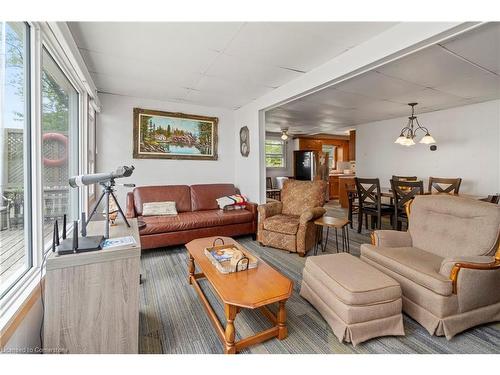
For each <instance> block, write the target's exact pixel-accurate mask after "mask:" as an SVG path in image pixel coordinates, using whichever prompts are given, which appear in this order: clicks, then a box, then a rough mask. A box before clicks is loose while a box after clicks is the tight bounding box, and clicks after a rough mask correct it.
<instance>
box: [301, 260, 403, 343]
mask: <svg viewBox="0 0 500 375" xmlns="http://www.w3.org/2000/svg"><path fill="white" fill-rule="evenodd" d="M300 295H301V296H302V297H303V298H305V299H306V300H308V301H309V302H310V303H311V304H312V305H313V306H314V307H315V308H316V310H318V311H319V312H320V314H321V315H322V316H323V318H324V319H325V320H326V321H327V323H328V324H329V325H330V327H331V328H332V330H333V333H334V334H335V336H337V338H338V339H339V340H340V341H341V342H342V341H346V342H351V343H352V344H353V345H357V344H359V343H361V342H363V341H366V340H369V339H371V338H373V337H378V336H404V334H405V333H404V328H403V316H402V314H401V306H402V302H401V288H400V286H399V284H398V282H397V281H395V280H394V279H392V278H391V277H389V276H387V275H385V274H384V273H382V272H381V271H379V270H377V269H376V268H374V267H372V266H370V265H369V264H367V263H364V262H363V261H362V260H360V259H359V258H357V257H354V256H352V255H350V254H347V253H340V254H331V255H322V256H315V257H309V258H307V260H306V265H305V267H304V271H303V274H302V285H301V289H300Z"/></svg>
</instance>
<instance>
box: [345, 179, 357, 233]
mask: <svg viewBox="0 0 500 375" xmlns="http://www.w3.org/2000/svg"><path fill="white" fill-rule="evenodd" d="M345 190H346V192H347V202H348V213H347V219H348V220H349V221H350V223H349V225H350V226H351V229H352V228H353V221H352V217H353V215H358V214H359V202H358V194H357V192H356V183H355V182H346V183H345Z"/></svg>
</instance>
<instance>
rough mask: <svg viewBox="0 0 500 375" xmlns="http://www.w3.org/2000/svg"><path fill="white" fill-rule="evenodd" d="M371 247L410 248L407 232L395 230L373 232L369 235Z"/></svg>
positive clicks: (409, 236) (410, 241) (409, 237)
mask: <svg viewBox="0 0 500 375" xmlns="http://www.w3.org/2000/svg"><path fill="white" fill-rule="evenodd" d="M371 237H372V245H374V246H379V247H411V246H412V239H411V235H410V233H409V232H400V231H397V230H375V231H373V232H372V233H371Z"/></svg>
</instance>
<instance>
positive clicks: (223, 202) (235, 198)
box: [216, 194, 248, 209]
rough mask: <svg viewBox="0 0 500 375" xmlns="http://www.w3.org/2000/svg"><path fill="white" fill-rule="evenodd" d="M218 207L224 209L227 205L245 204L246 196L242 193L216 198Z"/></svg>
mask: <svg viewBox="0 0 500 375" xmlns="http://www.w3.org/2000/svg"><path fill="white" fill-rule="evenodd" d="M216 201H217V204H218V205H219V208H221V209H224V208H226V207H228V206H246V205H247V202H248V198H247V197H246V196H244V195H243V194H233V195H226V196H225V197H220V198H217V199H216Z"/></svg>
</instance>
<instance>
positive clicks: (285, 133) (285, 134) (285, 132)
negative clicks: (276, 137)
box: [281, 128, 288, 141]
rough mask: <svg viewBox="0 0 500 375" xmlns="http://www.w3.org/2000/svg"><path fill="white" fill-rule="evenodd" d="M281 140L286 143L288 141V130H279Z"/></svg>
mask: <svg viewBox="0 0 500 375" xmlns="http://www.w3.org/2000/svg"><path fill="white" fill-rule="evenodd" d="M281 139H282V140H283V141H286V140H287V139H288V128H283V129H281Z"/></svg>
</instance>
